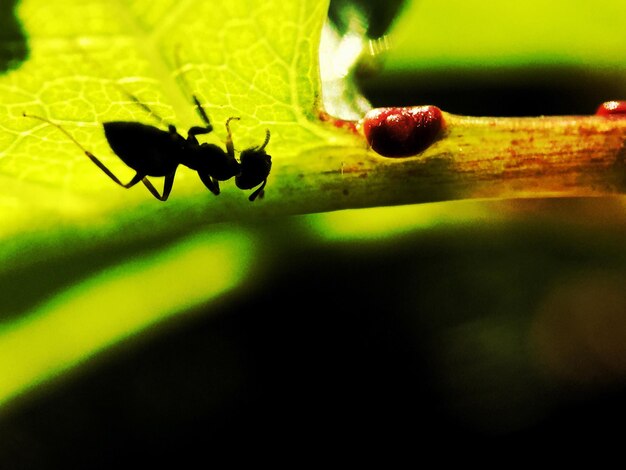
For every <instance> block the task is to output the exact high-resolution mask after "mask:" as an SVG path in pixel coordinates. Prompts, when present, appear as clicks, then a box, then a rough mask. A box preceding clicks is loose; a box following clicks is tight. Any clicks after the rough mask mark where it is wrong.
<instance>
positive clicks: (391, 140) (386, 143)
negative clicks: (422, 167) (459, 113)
mask: <svg viewBox="0 0 626 470" xmlns="http://www.w3.org/2000/svg"><path fill="white" fill-rule="evenodd" d="M443 126H444V121H443V116H442V115H441V110H440V109H439V108H437V107H436V106H412V107H406V108H376V109H372V110H371V111H369V112H368V113H367V114H366V115H365V117H364V118H363V132H364V133H365V138H366V139H367V142H368V143H369V144H370V146H371V147H372V149H373V150H374V151H375V152H377V153H379V154H380V155H382V156H384V157H409V156H412V155H417V154H418V153H420V152H423V151H424V150H426V149H427V148H428V147H430V145H431V144H432V143H433V142H434V141H435V140H437V138H438V137H439V135H440V133H441V131H442V129H443Z"/></svg>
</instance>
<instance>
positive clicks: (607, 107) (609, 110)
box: [596, 101, 626, 118]
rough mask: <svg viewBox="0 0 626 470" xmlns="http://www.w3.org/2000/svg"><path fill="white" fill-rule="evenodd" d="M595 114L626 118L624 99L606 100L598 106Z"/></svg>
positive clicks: (625, 102)
mask: <svg viewBox="0 0 626 470" xmlns="http://www.w3.org/2000/svg"><path fill="white" fill-rule="evenodd" d="M596 116H604V117H611V118H626V101H606V102H604V103H602V104H601V105H600V106H599V107H598V109H597V110H596Z"/></svg>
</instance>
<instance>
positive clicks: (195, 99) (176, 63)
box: [174, 44, 213, 129]
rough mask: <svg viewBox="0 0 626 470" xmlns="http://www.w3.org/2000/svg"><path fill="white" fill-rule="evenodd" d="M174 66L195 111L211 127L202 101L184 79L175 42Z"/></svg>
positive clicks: (178, 50) (208, 127)
mask: <svg viewBox="0 0 626 470" xmlns="http://www.w3.org/2000/svg"><path fill="white" fill-rule="evenodd" d="M174 67H176V70H177V71H178V73H177V74H176V75H177V77H178V79H179V80H180V83H181V85H182V87H183V90H184V92H185V94H186V95H188V96H191V98H192V100H193V103H194V105H195V106H196V112H197V113H198V115H199V116H200V119H202V121H203V122H204V124H205V125H206V127H207V129H213V125H212V124H211V120H210V119H209V116H207V113H206V111H204V107H203V106H202V103H200V100H199V99H198V97H197V96H196V95H195V94H193V93H192V92H191V88H190V87H189V85H188V84H187V81H186V80H185V76H184V75H183V73H182V65H181V63H180V44H176V45H175V46H174Z"/></svg>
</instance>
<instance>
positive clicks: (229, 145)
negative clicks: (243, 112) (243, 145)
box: [226, 117, 241, 156]
mask: <svg viewBox="0 0 626 470" xmlns="http://www.w3.org/2000/svg"><path fill="white" fill-rule="evenodd" d="M240 119H241V118H240V117H229V118H228V119H226V133H227V134H228V137H226V152H227V153H228V155H233V156H234V155H235V146H234V145H233V135H232V134H231V132H230V121H239V120H240Z"/></svg>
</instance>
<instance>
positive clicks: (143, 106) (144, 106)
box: [77, 46, 173, 128]
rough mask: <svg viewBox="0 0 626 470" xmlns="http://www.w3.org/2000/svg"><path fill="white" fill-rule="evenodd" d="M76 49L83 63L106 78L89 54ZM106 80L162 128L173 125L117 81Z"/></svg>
mask: <svg viewBox="0 0 626 470" xmlns="http://www.w3.org/2000/svg"><path fill="white" fill-rule="evenodd" d="M77 48H78V50H79V52H80V53H81V54H82V56H83V59H85V61H87V62H89V63H90V64H91V66H92V67H93V68H95V69H96V70H97V72H98V74H99V75H100V76H101V77H106V74H105V73H104V72H103V69H102V67H100V64H98V62H97V61H95V60H94V59H93V58H92V57H90V56H89V54H87V53H86V52H85V50H84V49H83V48H81V47H78V46H77ZM107 80H108V81H110V82H111V83H112V84H113V86H115V88H117V89H118V90H119V91H121V92H122V93H123V94H125V95H126V97H127V98H129V99H130V100H131V101H132V102H133V103H135V104H136V105H137V106H139V107H140V108H141V109H143V110H144V111H146V112H147V113H148V114H149V115H150V116H152V117H153V118H155V119H156V120H157V121H159V122H160V123H161V124H162V125H163V126H165V127H167V128H169V127H170V126H172V125H173V124H171V123H170V122H169V121H167V120H165V119H164V118H162V117H161V116H159V115H158V114H157V113H156V112H155V111H154V110H153V109H152V108H151V107H150V106H148V105H147V104H146V103H144V102H142V101H141V100H140V99H139V98H137V97H136V96H135V95H133V94H132V93H131V92H130V91H128V90H127V89H126V88H124V87H123V86H122V85H120V84H119V83H118V82H117V81H115V80H113V79H110V78H109V79H107Z"/></svg>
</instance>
